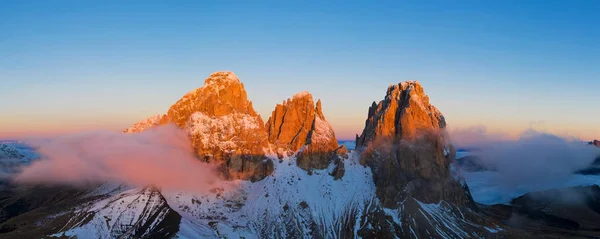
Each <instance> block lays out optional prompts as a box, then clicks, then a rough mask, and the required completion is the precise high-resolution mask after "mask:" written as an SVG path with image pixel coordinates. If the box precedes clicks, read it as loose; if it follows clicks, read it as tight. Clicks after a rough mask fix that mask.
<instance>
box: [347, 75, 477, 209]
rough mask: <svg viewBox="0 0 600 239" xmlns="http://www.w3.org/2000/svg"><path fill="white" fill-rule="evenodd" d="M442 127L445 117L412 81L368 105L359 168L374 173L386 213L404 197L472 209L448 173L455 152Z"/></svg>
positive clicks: (464, 191) (466, 195)
mask: <svg viewBox="0 0 600 239" xmlns="http://www.w3.org/2000/svg"><path fill="white" fill-rule="evenodd" d="M445 127H446V121H445V119H444V116H443V115H442V114H441V113H440V112H439V111H438V110H437V109H436V108H435V107H434V106H433V105H431V104H430V103H429V97H428V96H427V95H426V94H425V93H424V91H423V87H421V85H420V84H419V83H418V82H416V81H412V82H402V83H400V84H398V85H391V86H389V87H388V89H387V94H386V96H385V98H384V100H382V101H380V102H379V103H378V104H376V103H375V102H373V105H372V106H371V107H370V108H369V115H368V118H367V120H366V123H365V129H364V130H363V132H362V134H361V136H359V137H357V139H356V147H357V150H360V151H361V164H365V165H368V166H370V167H371V168H372V170H373V178H374V181H375V185H376V186H377V190H376V193H377V196H378V197H379V199H380V200H381V202H382V204H383V205H384V206H385V207H388V208H397V207H398V206H399V203H400V202H402V201H405V200H406V199H407V197H413V198H415V199H417V200H419V201H421V202H424V203H438V202H440V201H441V200H444V201H446V202H449V203H453V204H456V205H461V206H463V205H474V203H473V199H472V198H471V196H470V193H469V191H468V189H466V185H464V186H463V185H462V184H461V182H460V181H459V180H457V179H455V178H454V177H453V176H452V174H451V172H450V162H451V161H452V160H453V159H454V156H455V153H456V152H455V150H454V148H453V147H452V145H451V144H450V142H449V137H448V135H447V133H446V131H445Z"/></svg>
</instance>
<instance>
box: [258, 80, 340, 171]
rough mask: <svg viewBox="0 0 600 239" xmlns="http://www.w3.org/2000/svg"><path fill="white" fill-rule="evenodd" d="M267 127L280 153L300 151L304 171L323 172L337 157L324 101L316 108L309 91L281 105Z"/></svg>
mask: <svg viewBox="0 0 600 239" xmlns="http://www.w3.org/2000/svg"><path fill="white" fill-rule="evenodd" d="M265 128H266V129H267V132H268V139H269V142H270V143H271V144H272V145H273V146H274V147H275V148H276V149H277V150H278V152H280V154H283V153H286V154H288V155H289V154H291V153H295V152H298V151H299V152H300V153H299V154H298V158H297V163H298V166H299V167H300V168H302V169H305V170H311V169H324V168H326V167H327V166H328V165H329V164H330V163H331V161H332V160H333V159H334V158H335V156H336V154H335V152H334V151H335V150H336V149H338V142H337V139H336V138H335V133H334V132H333V129H332V128H331V125H329V123H328V122H327V120H326V119H325V116H324V115H323V110H322V108H321V100H318V101H317V103H316V105H315V103H314V100H313V97H312V95H311V94H310V93H308V92H300V93H298V94H296V95H294V96H293V97H292V98H291V99H287V100H286V101H284V102H283V103H282V104H278V105H277V106H276V107H275V110H273V113H271V117H270V118H269V120H268V121H267V123H266V125H265Z"/></svg>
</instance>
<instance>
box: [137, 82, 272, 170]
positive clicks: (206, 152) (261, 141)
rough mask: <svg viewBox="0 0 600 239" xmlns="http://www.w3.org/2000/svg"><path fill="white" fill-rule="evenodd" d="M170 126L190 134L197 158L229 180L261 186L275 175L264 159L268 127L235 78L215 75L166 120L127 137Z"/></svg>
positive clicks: (152, 122)
mask: <svg viewBox="0 0 600 239" xmlns="http://www.w3.org/2000/svg"><path fill="white" fill-rule="evenodd" d="M159 118H160V119H159ZM166 123H173V124H175V125H177V126H179V127H181V128H185V129H186V130H187V132H188V133H189V135H190V138H191V141H192V145H193V147H194V148H195V150H196V153H197V155H198V157H199V158H200V159H202V160H204V161H207V162H214V163H216V164H219V165H220V166H221V167H220V168H221V169H222V173H223V176H224V177H227V178H233V179H250V180H260V179H262V178H264V177H265V176H267V175H269V174H270V173H271V172H272V170H273V162H272V161H271V160H269V159H268V158H266V157H265V151H264V150H265V148H268V145H269V143H268V141H267V133H266V130H265V129H264V123H263V121H262V119H261V118H260V116H259V115H258V114H257V113H256V111H254V108H253V107H252V102H250V101H249V100H248V98H247V95H246V91H245V89H244V84H242V83H241V82H240V80H239V79H238V78H237V76H235V74H233V72H215V73H213V74H211V75H210V76H209V77H208V78H207V79H206V80H205V81H204V86H202V87H201V88H198V89H195V90H193V91H190V92H189V93H187V94H185V95H184V96H183V97H181V99H179V100H178V101H177V102H176V103H175V104H174V105H172V106H171V107H170V108H169V110H168V112H167V114H166V115H164V116H155V117H153V118H151V119H149V120H146V121H144V122H143V123H138V124H136V125H134V126H133V127H132V128H129V129H127V130H125V131H126V132H139V131H142V130H144V129H146V128H147V127H152V126H154V125H158V124H166ZM143 126H146V127H143Z"/></svg>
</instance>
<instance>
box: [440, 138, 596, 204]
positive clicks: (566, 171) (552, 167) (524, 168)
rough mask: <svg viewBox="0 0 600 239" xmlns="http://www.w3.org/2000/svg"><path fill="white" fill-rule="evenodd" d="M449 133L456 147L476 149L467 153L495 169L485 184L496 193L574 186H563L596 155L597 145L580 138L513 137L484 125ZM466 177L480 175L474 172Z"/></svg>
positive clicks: (587, 165)
mask: <svg viewBox="0 0 600 239" xmlns="http://www.w3.org/2000/svg"><path fill="white" fill-rule="evenodd" d="M450 134H451V138H452V142H453V143H454V144H455V145H457V147H459V148H460V147H464V148H476V150H474V151H472V152H471V154H472V155H474V156H477V157H479V158H480V159H481V161H482V162H483V163H484V164H485V165H486V166H488V167H491V168H494V169H496V170H497V172H493V173H494V176H493V177H489V179H490V180H493V181H494V182H488V183H490V184H491V185H495V187H498V188H496V189H500V191H501V192H500V193H502V191H504V192H506V193H510V192H515V191H519V192H528V191H537V190H547V189H551V188H560V187H566V186H574V185H567V183H568V184H571V183H572V181H573V180H576V177H575V176H574V172H575V171H577V170H580V169H584V168H587V167H589V166H590V165H591V164H592V162H593V161H594V159H595V158H596V157H597V156H598V155H600V150H599V149H598V148H595V147H590V146H589V145H587V144H586V143H584V142H582V141H580V140H575V139H567V138H562V137H559V136H556V135H553V134H549V133H543V132H538V131H535V130H528V131H525V132H524V133H522V134H521V135H520V136H519V137H518V138H517V139H509V138H508V137H503V136H502V135H498V134H488V133H487V132H486V130H485V128H474V129H467V130H456V131H451V132H450ZM455 142H456V143H455ZM490 173H491V172H490ZM477 175H480V176H477ZM469 177H484V175H483V174H481V173H475V174H472V175H469ZM485 177H486V178H488V177H487V176H485ZM488 190H491V189H489V188H488Z"/></svg>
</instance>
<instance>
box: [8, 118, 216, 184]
mask: <svg viewBox="0 0 600 239" xmlns="http://www.w3.org/2000/svg"><path fill="white" fill-rule="evenodd" d="M28 143H29V144H31V145H33V146H35V147H37V148H38V152H39V153H40V154H41V155H42V159H41V160H38V161H36V162H34V163H33V164H32V165H30V166H27V167H25V168H23V170H22V172H21V173H20V174H18V175H17V176H16V177H15V178H14V180H15V181H16V182H19V183H37V184H39V183H42V184H67V185H73V186H85V185H88V184H94V183H103V182H115V183H126V184H130V185H136V186H146V185H155V186H158V187H161V188H165V189H175V190H186V191H196V192H203V191H206V190H209V189H210V188H212V187H215V186H216V184H218V183H219V182H220V179H219V178H218V176H217V174H216V170H215V167H214V166H213V165H211V164H207V163H203V162H201V161H199V160H198V159H197V158H196V157H195V156H194V153H193V149H192V148H191V144H190V142H189V139H188V137H187V135H186V133H185V132H184V131H183V130H181V129H179V128H177V127H176V126H174V125H165V126H161V127H157V128H154V129H150V130H148V131H145V132H141V133H137V134H122V133H115V132H104V131H97V132H88V133H79V134H73V135H65V136H58V137H55V138H52V139H47V140H34V141H30V142H28Z"/></svg>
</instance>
